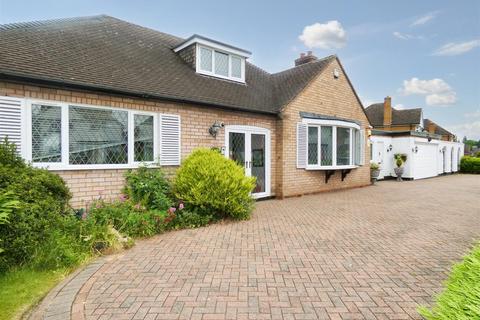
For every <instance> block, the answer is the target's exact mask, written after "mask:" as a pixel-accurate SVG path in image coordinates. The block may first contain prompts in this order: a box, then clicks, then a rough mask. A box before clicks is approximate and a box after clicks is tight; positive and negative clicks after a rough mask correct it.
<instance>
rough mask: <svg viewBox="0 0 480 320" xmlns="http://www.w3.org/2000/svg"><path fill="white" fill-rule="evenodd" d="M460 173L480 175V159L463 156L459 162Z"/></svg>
mask: <svg viewBox="0 0 480 320" xmlns="http://www.w3.org/2000/svg"><path fill="white" fill-rule="evenodd" d="M460 171H461V172H463V173H477V174H479V173H480V158H476V157H470V156H464V157H462V159H461V160H460Z"/></svg>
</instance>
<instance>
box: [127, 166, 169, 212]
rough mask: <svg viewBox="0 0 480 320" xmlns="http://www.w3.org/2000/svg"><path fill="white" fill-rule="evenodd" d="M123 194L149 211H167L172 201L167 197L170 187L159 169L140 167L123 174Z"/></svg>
mask: <svg viewBox="0 0 480 320" xmlns="http://www.w3.org/2000/svg"><path fill="white" fill-rule="evenodd" d="M125 178H126V179H125V180H126V184H125V187H124V189H123V192H124V193H125V194H126V195H127V196H128V197H129V198H130V199H132V200H133V201H134V202H135V203H141V204H142V205H144V206H145V207H147V208H149V209H157V210H167V209H168V208H169V207H171V206H172V204H173V201H172V200H170V198H169V197H168V195H169V193H170V185H169V183H168V181H167V179H166V178H165V175H164V174H163V171H162V170H161V169H160V168H147V167H140V168H138V169H137V170H129V171H128V172H127V173H126V174H125Z"/></svg>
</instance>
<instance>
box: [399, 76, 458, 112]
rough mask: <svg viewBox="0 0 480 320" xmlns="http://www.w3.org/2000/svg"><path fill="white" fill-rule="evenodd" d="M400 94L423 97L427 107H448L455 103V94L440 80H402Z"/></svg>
mask: <svg viewBox="0 0 480 320" xmlns="http://www.w3.org/2000/svg"><path fill="white" fill-rule="evenodd" d="M400 92H402V93H403V94H405V95H423V96H425V103H426V104H427V105H429V106H448V105H452V104H455V102H456V101H457V94H456V92H455V91H454V90H453V89H452V87H450V85H449V84H448V83H446V82H445V81H444V80H442V79H431V80H420V79H418V78H412V79H410V80H404V81H403V88H401V89H400Z"/></svg>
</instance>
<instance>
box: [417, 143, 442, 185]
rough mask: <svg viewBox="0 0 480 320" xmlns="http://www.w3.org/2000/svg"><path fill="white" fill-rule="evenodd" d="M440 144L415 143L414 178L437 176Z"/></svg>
mask: <svg viewBox="0 0 480 320" xmlns="http://www.w3.org/2000/svg"><path fill="white" fill-rule="evenodd" d="M437 156H438V145H436V144H431V143H421V142H416V143H415V153H414V158H415V159H414V163H413V166H414V167H413V174H414V179H423V178H429V177H435V176H436V175H437V168H438V167H437V165H438V162H437Z"/></svg>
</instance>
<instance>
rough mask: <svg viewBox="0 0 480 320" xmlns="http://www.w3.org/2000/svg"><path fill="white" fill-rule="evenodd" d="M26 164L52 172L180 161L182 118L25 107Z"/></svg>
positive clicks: (96, 109) (77, 108) (59, 105)
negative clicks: (51, 170)
mask: <svg viewBox="0 0 480 320" xmlns="http://www.w3.org/2000/svg"><path fill="white" fill-rule="evenodd" d="M27 115H28V117H27V120H25V121H26V122H25V123H30V125H29V126H27V131H26V136H27V138H26V139H27V145H29V147H28V151H27V152H26V154H25V157H26V158H27V160H30V161H32V163H33V164H34V165H36V166H40V167H48V168H50V169H54V170H68V169H110V168H130V167H135V166H138V164H140V163H156V162H159V164H161V165H178V164H179V163H180V150H181V149H180V132H181V130H180V117H179V116H177V115H167V114H160V113H154V112H144V111H137V110H127V109H117V108H109V107H97V106H89V105H76V104H74V105H72V104H67V103H58V102H52V103H51V104H50V103H47V102H42V103H35V102H32V103H29V104H27Z"/></svg>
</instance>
